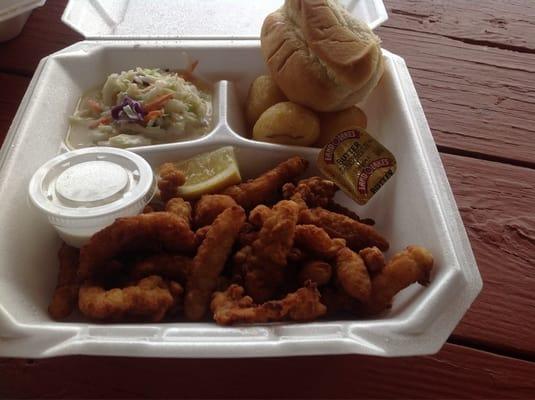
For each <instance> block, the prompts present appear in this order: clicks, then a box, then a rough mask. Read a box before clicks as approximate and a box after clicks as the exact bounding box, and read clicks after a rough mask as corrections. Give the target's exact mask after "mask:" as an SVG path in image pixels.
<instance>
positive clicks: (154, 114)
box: [143, 110, 163, 122]
mask: <svg viewBox="0 0 535 400" xmlns="http://www.w3.org/2000/svg"><path fill="white" fill-rule="evenodd" d="M161 115H163V112H162V110H154V111H151V112H149V113H148V114H147V115H145V118H143V119H144V120H145V122H149V121H150V120H151V119H156V118H158V117H160V116H161Z"/></svg>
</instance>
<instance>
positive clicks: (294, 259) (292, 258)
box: [286, 247, 307, 264]
mask: <svg viewBox="0 0 535 400" xmlns="http://www.w3.org/2000/svg"><path fill="white" fill-rule="evenodd" d="M306 258H307V256H306V254H305V253H304V252H303V250H301V249H300V248H298V247H292V248H291V249H290V251H289V252H288V257H286V259H287V260H288V262H289V263H292V264H300V263H302V262H303V261H305V260H306Z"/></svg>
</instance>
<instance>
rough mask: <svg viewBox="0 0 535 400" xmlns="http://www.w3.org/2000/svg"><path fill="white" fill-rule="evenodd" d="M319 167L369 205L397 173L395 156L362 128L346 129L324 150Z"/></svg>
mask: <svg viewBox="0 0 535 400" xmlns="http://www.w3.org/2000/svg"><path fill="white" fill-rule="evenodd" d="M317 163H318V168H319V169H320V171H321V172H322V173H323V174H324V175H325V176H327V177H328V178H329V179H331V180H332V181H334V182H335V183H336V184H337V185H338V186H339V187H340V188H341V189H342V190H343V191H344V192H345V193H346V194H347V195H348V196H350V197H351V198H352V199H354V200H355V201H356V202H357V203H358V204H361V205H363V204H366V203H367V202H368V200H370V199H371V198H372V197H373V195H374V194H375V193H377V192H378V191H379V189H381V187H382V186H383V185H384V184H385V183H386V182H387V181H388V180H389V179H390V178H391V177H392V176H393V175H394V173H395V172H396V158H395V157H394V155H393V154H392V153H391V152H390V151H389V150H388V149H387V148H385V147H384V146H383V145H382V144H381V143H379V142H378V141H377V140H375V139H374V138H373V137H372V136H371V135H370V134H369V133H368V132H366V131H365V130H364V129H362V128H353V129H348V130H344V131H343V132H341V133H339V134H337V135H336V136H334V138H333V139H332V140H331V141H330V142H329V143H328V144H327V145H326V146H325V147H323V148H322V149H321V151H320V153H319V155H318V160H317Z"/></svg>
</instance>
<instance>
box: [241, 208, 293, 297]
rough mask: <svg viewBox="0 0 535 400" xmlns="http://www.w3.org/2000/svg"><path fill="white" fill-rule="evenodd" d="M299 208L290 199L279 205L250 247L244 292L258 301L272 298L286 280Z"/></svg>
mask: <svg viewBox="0 0 535 400" xmlns="http://www.w3.org/2000/svg"><path fill="white" fill-rule="evenodd" d="M298 213H299V206H298V205H297V204H296V203H295V202H293V201H290V200H282V201H280V202H278V203H277V204H276V205H275V206H274V207H273V209H272V212H271V214H270V215H269V217H268V218H267V219H266V220H265V221H264V224H263V225H262V229H261V230H260V233H259V235H258V239H256V240H255V241H254V242H253V244H252V245H251V247H252V250H251V252H250V254H249V256H248V258H247V260H246V261H245V265H244V271H245V279H244V280H245V289H246V290H247V293H248V294H249V295H250V296H251V297H252V298H253V299H254V300H255V301H256V302H259V303H261V302H264V301H266V300H268V299H269V298H271V297H272V296H273V294H274V293H275V291H276V290H277V289H278V288H279V287H281V285H282V283H283V281H284V268H285V267H286V265H287V257H288V254H289V252H290V250H291V248H292V247H293V243H294V236H295V226H296V223H297V217H298Z"/></svg>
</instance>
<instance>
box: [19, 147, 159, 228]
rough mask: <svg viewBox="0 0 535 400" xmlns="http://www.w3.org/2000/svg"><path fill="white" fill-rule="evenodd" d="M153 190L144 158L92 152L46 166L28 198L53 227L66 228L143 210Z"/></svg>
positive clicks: (96, 149)
mask: <svg viewBox="0 0 535 400" xmlns="http://www.w3.org/2000/svg"><path fill="white" fill-rule="evenodd" d="M154 189H155V179H154V174H153V172H152V168H151V167H150V165H149V164H148V163H147V162H146V161H145V160H144V159H143V158H142V157H140V156H138V155H137V154H135V153H132V152H130V151H127V150H122V149H117V148H112V147H89V148H84V149H80V150H74V151H71V152H67V153H64V154H60V155H59V156H57V157H55V158H53V159H52V160H50V161H48V162H47V163H45V164H44V165H43V166H41V167H40V168H39V169H38V170H37V171H36V172H35V174H34V175H33V177H32V179H31V181H30V185H29V194H30V199H31V201H32V203H33V204H34V205H35V206H36V207H37V208H38V209H40V210H41V211H42V212H43V213H44V214H46V216H47V217H48V218H49V219H50V222H52V223H55V224H59V225H63V226H65V225H69V224H70V222H72V223H74V222H75V221H78V222H80V221H81V220H92V219H95V218H96V219H100V218H103V217H104V218H110V217H113V215H114V214H118V215H119V214H121V212H122V211H123V210H124V209H125V208H128V207H132V206H140V207H142V206H143V205H144V204H146V203H147V202H148V201H150V199H151V198H152V196H153V194H154ZM69 221H70V222H69Z"/></svg>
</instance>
